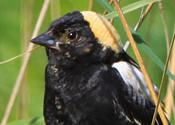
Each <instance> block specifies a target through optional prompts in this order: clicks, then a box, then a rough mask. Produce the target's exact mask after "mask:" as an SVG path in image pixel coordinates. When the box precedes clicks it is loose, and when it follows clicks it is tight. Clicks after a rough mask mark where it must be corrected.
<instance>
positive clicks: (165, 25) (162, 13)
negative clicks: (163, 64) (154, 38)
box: [159, 0, 170, 54]
mask: <svg viewBox="0 0 175 125" xmlns="http://www.w3.org/2000/svg"><path fill="white" fill-rule="evenodd" d="M159 8H160V10H161V16H162V21H163V26H164V32H165V38H166V46H167V54H168V51H169V46H170V45H169V42H170V39H169V36H168V27H167V23H166V20H165V12H164V9H163V6H162V1H161V0H160V1H159Z"/></svg>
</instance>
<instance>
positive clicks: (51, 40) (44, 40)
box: [30, 33, 59, 48]
mask: <svg viewBox="0 0 175 125" xmlns="http://www.w3.org/2000/svg"><path fill="white" fill-rule="evenodd" d="M30 41H31V42H32V43H35V44H38V45H41V46H45V47H51V48H56V47H58V45H59V42H58V41H57V39H56V37H54V36H51V35H48V34H47V33H43V34H41V35H39V36H37V37H35V38H33V39H32V40H30Z"/></svg>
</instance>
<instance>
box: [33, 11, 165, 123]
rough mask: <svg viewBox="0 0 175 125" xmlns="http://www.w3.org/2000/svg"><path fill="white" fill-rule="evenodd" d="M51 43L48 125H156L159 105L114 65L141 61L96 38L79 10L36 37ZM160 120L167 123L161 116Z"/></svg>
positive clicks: (47, 44)
mask: <svg viewBox="0 0 175 125" xmlns="http://www.w3.org/2000/svg"><path fill="white" fill-rule="evenodd" d="M31 41H32V42H33V43H36V44H39V45H43V46H45V47H46V52H47V56H48V65H47V67H46V74H45V81H46V87H45V98H44V117H45V122H46V124H47V125H139V124H141V125H150V124H151V120H152V116H153V112H154V108H155V105H154V104H153V102H152V100H151V99H148V98H147V97H145V96H144V95H143V94H142V92H140V91H137V90H136V89H135V88H134V87H133V86H132V85H128V84H126V83H125V81H124V80H123V78H122V76H121V74H120V73H119V72H118V70H117V69H115V68H113V67H112V65H113V64H114V63H115V62H119V61H124V62H128V63H130V64H131V65H134V67H136V68H138V66H137V64H136V63H135V62H134V61H133V60H132V59H131V58H130V57H129V56H128V55H127V54H126V53H125V52H124V51H123V50H122V49H121V51H120V52H116V51H114V50H113V49H112V48H111V47H110V46H105V45H103V44H101V43H100V42H99V39H98V38H96V37H95V35H94V33H93V31H92V30H91V28H90V26H89V22H87V21H86V20H85V19H84V17H83V15H82V14H81V13H80V12H78V11H75V12H73V13H69V14H67V15H65V16H63V17H61V18H60V19H58V20H55V21H54V22H53V23H52V24H51V26H50V28H49V29H48V30H47V31H46V32H45V33H43V34H41V35H40V36H38V37H36V38H34V39H32V40H31ZM156 124H157V125H158V124H159V125H162V124H163V123H162V122H161V120H160V117H159V115H158V116H157V119H156Z"/></svg>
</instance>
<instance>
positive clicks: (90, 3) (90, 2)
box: [88, 0, 94, 11]
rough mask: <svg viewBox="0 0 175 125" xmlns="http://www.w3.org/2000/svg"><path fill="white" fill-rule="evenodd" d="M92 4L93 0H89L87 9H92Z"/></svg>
mask: <svg viewBox="0 0 175 125" xmlns="http://www.w3.org/2000/svg"><path fill="white" fill-rule="evenodd" d="M93 5H94V0H89V9H88V10H89V11H92V9H93Z"/></svg>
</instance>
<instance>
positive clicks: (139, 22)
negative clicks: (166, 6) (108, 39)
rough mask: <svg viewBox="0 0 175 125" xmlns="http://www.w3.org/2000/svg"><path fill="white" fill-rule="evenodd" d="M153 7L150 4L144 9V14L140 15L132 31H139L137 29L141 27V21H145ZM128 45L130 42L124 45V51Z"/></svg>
mask: <svg viewBox="0 0 175 125" xmlns="http://www.w3.org/2000/svg"><path fill="white" fill-rule="evenodd" d="M153 5H154V2H153V3H150V4H149V5H148V7H147V8H146V10H145V12H144V13H143V14H142V15H141V17H140V19H139V21H138V23H137V24H136V26H135V27H134V31H137V30H138V29H139V27H140V26H141V24H142V23H143V21H144V20H145V18H146V16H147V15H148V13H149V12H150V10H151V9H152V7H153ZM129 45H130V42H129V41H127V42H126V43H125V45H124V47H123V48H124V50H125V51H126V50H127V49H128V47H129Z"/></svg>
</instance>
